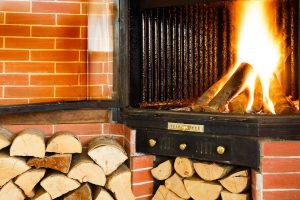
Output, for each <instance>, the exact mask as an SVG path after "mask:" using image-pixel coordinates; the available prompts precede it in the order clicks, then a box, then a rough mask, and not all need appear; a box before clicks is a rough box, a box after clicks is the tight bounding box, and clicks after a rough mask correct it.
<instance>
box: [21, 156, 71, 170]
mask: <svg viewBox="0 0 300 200" xmlns="http://www.w3.org/2000/svg"><path fill="white" fill-rule="evenodd" d="M71 161H72V154H54V155H52V156H47V157H45V158H31V159H29V160H28V161H27V165H29V166H31V167H36V168H40V167H44V168H50V169H54V170H56V171H60V172H63V173H68V172H69V169H70V166H71Z"/></svg>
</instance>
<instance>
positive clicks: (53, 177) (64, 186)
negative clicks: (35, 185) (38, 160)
mask: <svg viewBox="0 0 300 200" xmlns="http://www.w3.org/2000/svg"><path fill="white" fill-rule="evenodd" d="M40 184H41V186H42V187H43V188H44V189H45V190H46V191H47V192H48V193H49V194H50V196H51V198H52V199H55V198H57V197H60V196H62V195H64V194H66V193H68V192H70V191H72V190H75V189H76V188H78V187H80V183H79V182H77V181H76V180H74V179H71V178H69V177H67V176H66V175H64V174H62V173H58V172H53V173H52V174H50V175H48V176H47V177H46V178H44V179H43V180H42V181H41V182H40Z"/></svg>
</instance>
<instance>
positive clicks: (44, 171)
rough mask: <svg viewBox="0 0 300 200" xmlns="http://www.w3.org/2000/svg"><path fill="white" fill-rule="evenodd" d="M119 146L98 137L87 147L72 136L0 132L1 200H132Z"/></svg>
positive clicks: (124, 157) (66, 133)
mask: <svg viewBox="0 0 300 200" xmlns="http://www.w3.org/2000/svg"><path fill="white" fill-rule="evenodd" d="M127 158H128V157H127V155H126V152H125V150H124V149H123V147H122V146H121V145H120V144H119V143H118V142H117V141H115V140H114V139H112V138H110V137H104V136H103V137H97V138H95V139H94V140H92V141H91V142H90V143H89V145H88V148H87V149H83V148H82V146H81V143H80V142H79V140H78V138H77V137H76V136H75V135H74V134H72V133H71V132H67V131H61V132H57V133H55V134H54V135H53V136H52V137H51V138H50V139H49V140H48V141H47V142H45V138H44V133H43V132H41V131H40V130H37V129H25V130H23V131H21V132H20V133H19V134H17V135H16V136H15V137H14V135H13V134H12V133H10V132H9V131H8V130H7V129H4V128H0V169H1V172H0V188H1V189H0V200H7V199H10V200H23V199H33V200H51V199H56V198H60V199H64V200H77V199H78V200H83V199H84V200H92V199H94V200H100V199H101V200H114V199H116V200H134V195H133V193H132V190H131V172H130V170H129V169H128V167H127V166H126V165H125V164H124V162H125V161H126V160H127Z"/></svg>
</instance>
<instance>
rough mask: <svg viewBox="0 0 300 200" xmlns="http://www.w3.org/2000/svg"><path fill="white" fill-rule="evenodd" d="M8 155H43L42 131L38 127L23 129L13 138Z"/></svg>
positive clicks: (41, 156)
mask: <svg viewBox="0 0 300 200" xmlns="http://www.w3.org/2000/svg"><path fill="white" fill-rule="evenodd" d="M10 156H33V157H38V158H43V157H45V139H44V133H43V132H42V131H40V130H38V129H25V130H23V131H22V132H20V133H19V134H18V135H17V136H16V137H15V139H14V141H13V142H12V144H11V147H10Z"/></svg>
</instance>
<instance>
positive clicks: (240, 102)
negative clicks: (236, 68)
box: [228, 90, 249, 113]
mask: <svg viewBox="0 0 300 200" xmlns="http://www.w3.org/2000/svg"><path fill="white" fill-rule="evenodd" d="M248 102H249V92H248V90H245V91H244V92H242V93H240V94H239V95H238V96H236V97H235V98H233V99H232V100H231V101H230V102H229V104H228V108H229V111H230V112H232V113H245V112H246V110H247V105H248Z"/></svg>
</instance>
